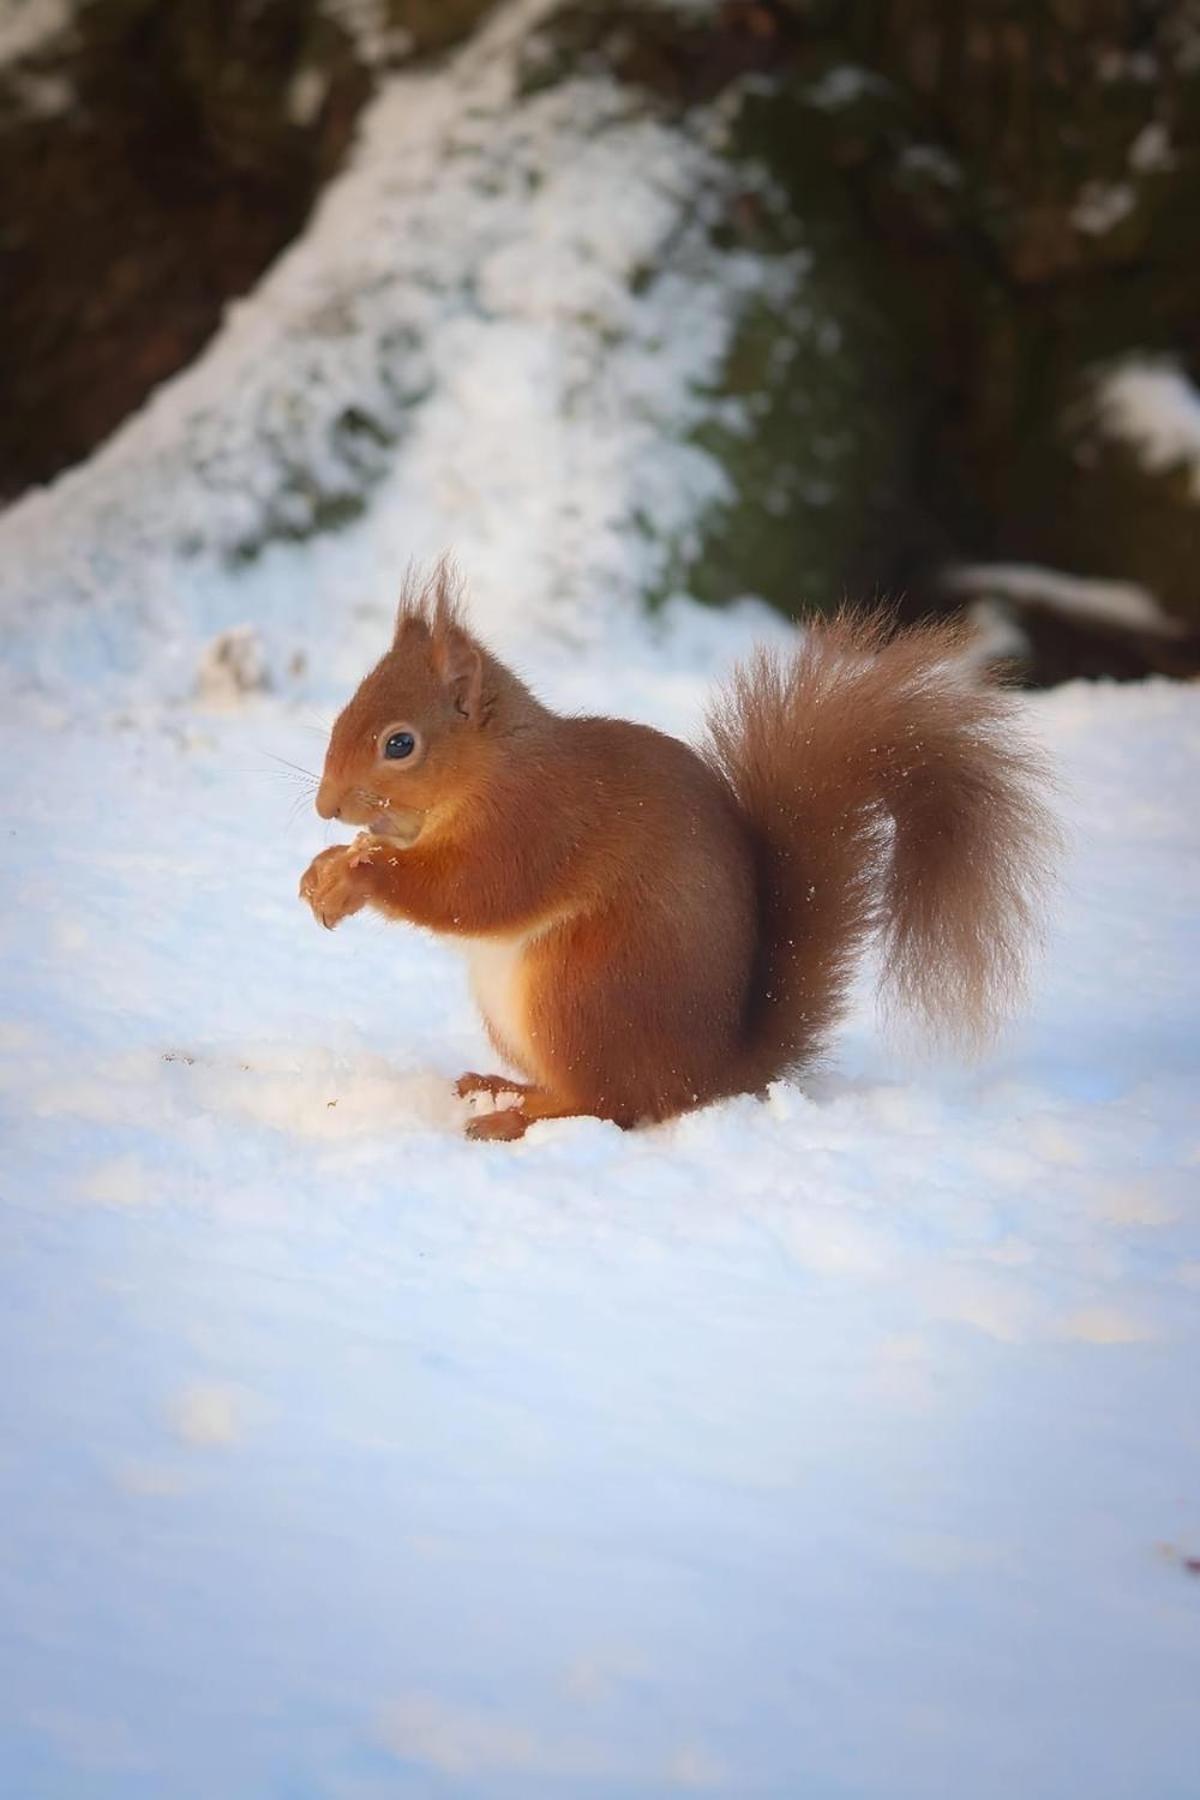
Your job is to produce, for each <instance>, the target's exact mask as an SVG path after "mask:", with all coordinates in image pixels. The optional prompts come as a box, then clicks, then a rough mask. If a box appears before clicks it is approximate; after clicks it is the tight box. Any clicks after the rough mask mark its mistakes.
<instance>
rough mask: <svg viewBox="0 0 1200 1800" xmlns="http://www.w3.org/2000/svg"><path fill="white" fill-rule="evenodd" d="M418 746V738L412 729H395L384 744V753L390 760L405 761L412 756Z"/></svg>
mask: <svg viewBox="0 0 1200 1800" xmlns="http://www.w3.org/2000/svg"><path fill="white" fill-rule="evenodd" d="M416 747H417V740H416V738H415V737H414V736H413V734H412V732H411V731H393V733H392V735H391V737H390V738H388V740H387V742H386V743H385V744H384V746H383V754H384V755H385V756H386V757H387V759H388V761H389V762H403V761H404V758H405V757H406V756H411V755H412V753H413V751H414V750H415V749H416Z"/></svg>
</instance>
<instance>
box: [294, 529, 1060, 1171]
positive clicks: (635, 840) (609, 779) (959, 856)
mask: <svg viewBox="0 0 1200 1800" xmlns="http://www.w3.org/2000/svg"><path fill="white" fill-rule="evenodd" d="M963 642H964V639H963V633H962V629H961V627H959V626H956V625H954V624H947V623H936V624H925V625H921V626H919V627H917V628H915V629H911V630H907V631H903V632H898V633H893V632H892V631H891V629H890V626H889V624H888V623H887V621H886V620H881V619H879V618H869V617H863V616H856V615H854V614H851V613H843V614H842V615H840V616H839V617H837V618H834V619H831V620H813V621H812V622H811V623H810V624H808V626H807V627H806V629H805V633H804V636H803V639H802V641H801V642H800V644H799V647H798V648H797V649H796V650H795V651H794V652H792V653H790V654H789V655H786V656H778V655H771V654H768V653H766V652H759V653H758V654H757V655H756V656H755V657H754V658H753V659H752V660H751V661H750V662H749V663H748V664H747V665H746V666H744V667H743V668H741V669H740V670H739V671H738V672H737V673H736V674H735V675H734V677H733V679H732V681H731V683H730V684H729V686H728V687H727V689H726V690H725V692H724V693H723V694H721V695H720V696H719V697H718V698H717V700H716V702H715V704H714V706H713V709H712V711H711V714H710V717H709V721H708V735H707V739H706V741H705V743H704V744H703V746H702V747H701V748H700V749H699V750H693V749H691V748H689V747H688V745H686V744H684V743H681V742H679V741H678V740H677V739H675V738H673V737H668V736H666V735H664V734H663V733H662V732H660V731H653V730H651V729H650V728H649V727H648V726H645V725H635V724H630V723H628V722H626V721H625V720H622V719H607V718H575V717H564V716H563V715H561V714H559V713H555V712H552V711H550V709H549V708H548V707H546V706H543V705H542V703H541V702H540V701H539V700H537V699H536V698H535V697H534V695H533V694H532V693H531V692H530V691H529V689H528V688H527V687H526V686H525V685H524V683H523V682H522V681H520V680H519V679H518V677H517V676H516V675H515V674H513V673H512V671H511V670H509V669H508V668H506V667H505V666H504V664H503V663H501V662H500V661H499V660H498V659H497V658H496V657H495V656H493V655H492V654H491V652H490V651H488V650H487V649H486V648H485V647H484V645H483V644H481V643H480V642H479V640H478V639H477V638H476V637H475V636H474V635H473V634H472V632H471V631H470V630H469V628H468V626H467V623H466V619H465V615H464V612H463V609H462V605H461V601H460V598H459V592H458V583H457V579H456V577H455V576H454V575H453V573H452V572H451V571H450V570H449V568H448V567H447V566H446V565H445V564H443V565H441V566H440V567H439V568H438V570H437V572H436V573H435V575H434V576H433V578H432V579H431V580H430V581H429V583H428V584H427V585H426V586H425V587H424V589H423V590H418V588H417V587H416V586H415V585H414V584H412V583H409V584H407V586H406V591H405V593H404V596H403V597H402V600H401V604H400V609H399V614H398V617H397V621H396V632H395V638H394V641H393V643H392V646H391V648H390V649H389V650H388V652H387V654H386V655H385V656H384V658H383V660H382V661H381V662H380V663H379V664H378V665H377V666H376V667H375V668H374V669H372V671H371V672H370V674H369V675H367V676H366V678H365V679H364V681H363V682H362V685H361V686H360V687H359V689H358V692H357V693H356V694H355V695H354V697H353V699H352V700H351V701H350V703H349V705H348V706H347V707H346V708H345V710H344V712H342V714H341V715H340V717H339V718H338V719H337V721H336V722H335V724H334V727H333V732H332V735H331V737H330V741H329V749H328V753H327V756H326V759H325V768H324V773H323V775H322V777H321V782H320V787H319V790H318V793H317V798H316V807H317V811H318V813H319V814H320V816H321V817H322V818H323V819H338V820H342V821H344V822H345V823H347V824H349V825H356V826H359V827H361V828H362V829H361V831H360V833H359V835H358V836H357V837H356V838H355V840H354V842H353V843H352V844H349V845H338V846H336V847H334V848H332V849H328V850H323V851H322V852H321V853H320V855H319V856H317V857H315V858H314V860H313V862H312V863H311V865H310V866H309V868H308V870H307V871H306V873H305V875H304V878H303V880H302V881H301V883H300V894H301V897H302V898H303V899H304V900H306V901H307V902H308V904H309V905H310V907H311V908H312V911H313V913H314V915H315V917H316V918H317V919H318V920H319V921H320V922H321V923H322V924H323V925H326V926H328V927H330V928H332V927H333V926H334V925H337V924H338V923H339V922H340V921H341V920H342V919H345V918H348V917H349V916H350V915H351V914H352V913H356V912H359V911H360V910H361V909H362V908H363V907H365V906H371V907H374V908H375V909H376V910H377V911H378V912H381V913H383V914H384V915H385V916H386V917H388V918H394V919H407V920H409V921H411V922H412V923H413V924H416V925H423V926H427V927H428V928H430V929H431V930H433V931H435V932H439V933H442V934H444V935H446V936H447V937H449V938H451V939H455V940H457V941H458V942H459V943H460V944H462V945H463V946H465V948H466V950H467V953H468V957H469V961H470V971H471V979H472V986H473V989H474V993H475V997H476V1000H477V1002H478V1004H479V1007H480V1010H481V1012H482V1014H483V1017H484V1020H485V1022H486V1024H487V1028H488V1033H489V1036H490V1038H491V1041H492V1044H493V1045H494V1047H495V1049H496V1051H497V1052H498V1054H499V1055H500V1056H501V1057H503V1058H504V1059H505V1061H507V1062H508V1063H509V1064H510V1065H512V1066H513V1067H514V1068H516V1069H518V1070H519V1071H520V1072H521V1075H522V1077H523V1079H522V1081H520V1082H516V1081H513V1080H512V1079H511V1078H510V1077H508V1076H485V1075H475V1074H467V1075H464V1076H463V1077H462V1079H461V1080H460V1081H459V1083H458V1087H457V1091H458V1093H459V1094H460V1095H469V1094H473V1093H490V1094H493V1095H510V1096H514V1097H515V1098H514V1100H513V1103H512V1104H509V1105H506V1106H503V1107H502V1108H501V1110H497V1111H494V1112H491V1113H485V1114H482V1115H479V1116H476V1117H475V1118H474V1119H473V1120H472V1121H471V1123H470V1124H469V1125H468V1127H467V1131H468V1135H469V1136H471V1137H474V1138H501V1139H508V1138H519V1137H521V1136H522V1135H523V1134H524V1132H525V1130H526V1129H527V1127H528V1126H529V1125H531V1124H532V1123H533V1122H534V1121H535V1120H538V1119H559V1118H566V1117H569V1116H572V1115H578V1114H592V1115H598V1116H599V1117H601V1118H604V1119H611V1120H615V1121H616V1123H617V1124H619V1125H621V1126H626V1127H629V1126H634V1125H637V1124H640V1123H645V1122H649V1121H654V1120H663V1119H669V1118H671V1117H673V1116H674V1115H676V1114H678V1113H682V1112H685V1111H688V1110H690V1109H691V1108H693V1107H697V1106H702V1105H704V1104H705V1103H706V1102H708V1101H711V1100H716V1099H719V1098H721V1097H723V1096H726V1095H731V1094H739V1093H747V1092H760V1091H762V1090H763V1089H764V1088H765V1087H766V1086H767V1084H768V1083H769V1082H771V1081H773V1080H775V1079H776V1078H777V1077H780V1076H784V1075H788V1074H791V1073H794V1072H796V1071H798V1070H802V1069H804V1068H805V1067H806V1066H810V1065H811V1064H812V1062H813V1061H814V1059H815V1058H816V1057H817V1056H818V1055H819V1053H820V1051H821V1050H822V1048H823V1046H824V1044H825V1042H826V1040H827V1038H828V1035H829V1032H830V1030H831V1028H832V1026H833V1025H834V1024H835V1022H836V1021H837V1019H838V1016H839V1014H840V1013H841V1012H842V1010H843V1008H844V1005H845V1002H846V996H847V990H848V987H849V984H850V981H851V978H852V976H853V973H854V970H855V967H856V965H857V962H858V960H859V956H860V953H861V952H862V951H863V950H864V948H865V947H866V945H867V942H868V940H870V939H871V938H872V937H874V936H875V935H876V934H878V936H879V937H880V939H881V942H882V950H883V970H884V976H883V979H884V982H885V984H886V986H887V988H888V989H889V990H890V993H891V996H892V997H893V998H894V999H896V1000H899V1001H901V1002H903V1003H905V1004H907V1005H909V1006H911V1007H914V1008H915V1009H916V1010H917V1011H918V1012H920V1013H922V1014H924V1015H925V1016H926V1018H927V1020H928V1021H929V1022H931V1023H933V1024H934V1025H941V1026H943V1027H949V1028H950V1029H952V1030H954V1031H956V1032H958V1033H959V1034H960V1035H964V1036H966V1037H968V1038H970V1037H978V1036H980V1035H981V1034H984V1033H986V1032H987V1031H988V1030H989V1029H990V1028H991V1026H992V1025H993V1024H994V1023H995V1021H996V1019H997V1017H998V1015H999V1014H1000V1013H1001V1012H1002V1011H1003V1010H1004V1009H1005V1008H1006V1006H1007V1004H1008V1003H1009V1002H1010V1001H1011V1000H1012V998H1013V997H1014V996H1015V994H1016V993H1017V992H1018V991H1019V989H1020V985H1021V978H1022V971H1023V966H1024V961H1025V953H1026V948H1027V945H1028V942H1029V940H1030V937H1031V935H1032V933H1033V931H1034V930H1035V928H1036V923H1037V903H1038V897H1039V891H1040V888H1041V886H1042V881H1043V877H1044V874H1045V870H1046V866H1047V857H1048V853H1049V850H1050V846H1051V844H1052V841H1053V836H1054V831H1053V826H1052V824H1051V822H1050V819H1049V815H1048V813H1047V811H1046V808H1045V805H1044V803H1043V800H1042V797H1041V790H1042V788H1043V786H1044V782H1045V771H1044V769H1043V767H1042V764H1041V762H1040V760H1039V758H1038V757H1037V755H1036V754H1035V753H1034V752H1033V751H1032V750H1031V749H1030V748H1029V747H1028V746H1027V745H1026V744H1025V743H1024V742H1023V741H1022V739H1021V737H1020V735H1019V732H1018V730H1017V727H1016V721H1015V718H1014V710H1015V702H1014V700H1013V698H1012V697H1011V695H1009V694H1008V693H1006V692H1005V691H1004V690H1002V689H1000V688H997V687H995V686H990V685H985V684H983V683H981V682H980V681H978V680H977V679H976V678H975V677H974V676H973V675H972V674H970V673H969V672H968V671H967V670H966V668H965V667H964V663H963V659H962V655H961V652H962V647H963Z"/></svg>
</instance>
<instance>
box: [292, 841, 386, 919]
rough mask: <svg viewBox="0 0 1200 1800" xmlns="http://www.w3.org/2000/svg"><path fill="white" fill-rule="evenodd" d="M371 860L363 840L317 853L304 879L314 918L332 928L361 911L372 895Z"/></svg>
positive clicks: (303, 895)
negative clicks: (369, 882) (370, 886)
mask: <svg viewBox="0 0 1200 1800" xmlns="http://www.w3.org/2000/svg"><path fill="white" fill-rule="evenodd" d="M369 866H370V859H369V857H368V856H367V855H366V853H365V851H364V848H363V846H362V844H361V843H360V842H357V841H356V842H355V843H353V844H335V845H334V846H333V848H332V849H330V850H322V851H321V853H320V855H319V856H314V857H313V860H312V862H311V863H310V864H309V865H308V868H307V869H306V870H305V872H304V875H303V877H302V878H301V882H300V898H301V899H302V900H307V902H308V904H309V906H310V907H311V908H312V914H313V918H314V919H316V920H317V921H318V922H319V923H320V924H322V925H324V926H325V928H326V930H328V931H332V930H333V928H334V926H335V925H340V924H341V922H342V920H343V919H348V918H349V917H350V916H351V914H352V913H356V912H359V911H361V909H362V908H363V907H364V906H365V905H366V903H367V900H368V898H369V893H370V890H369V886H368V881H369Z"/></svg>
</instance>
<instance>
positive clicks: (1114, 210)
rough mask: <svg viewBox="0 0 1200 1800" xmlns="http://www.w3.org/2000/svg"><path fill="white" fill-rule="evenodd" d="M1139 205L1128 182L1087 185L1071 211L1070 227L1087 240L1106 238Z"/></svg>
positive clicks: (1105, 182) (1090, 183)
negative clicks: (1084, 235)
mask: <svg viewBox="0 0 1200 1800" xmlns="http://www.w3.org/2000/svg"><path fill="white" fill-rule="evenodd" d="M1136 205H1137V194H1136V192H1135V190H1134V189H1133V188H1132V187H1131V186H1130V184H1129V183H1128V182H1127V181H1088V182H1085V183H1084V185H1083V187H1082V188H1081V190H1080V192H1079V195H1078V197H1077V199H1076V201H1075V205H1074V206H1073V207H1072V208H1071V223H1072V224H1073V225H1074V227H1075V229H1076V231H1082V232H1084V233H1086V235H1087V236H1088V237H1106V236H1107V235H1108V233H1109V232H1110V231H1112V230H1113V229H1114V228H1115V227H1116V226H1117V225H1119V224H1120V223H1121V221H1122V220H1123V219H1127V218H1128V217H1129V215H1130V213H1131V212H1132V211H1133V210H1134V208H1135V207H1136Z"/></svg>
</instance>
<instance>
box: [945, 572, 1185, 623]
mask: <svg viewBox="0 0 1200 1800" xmlns="http://www.w3.org/2000/svg"><path fill="white" fill-rule="evenodd" d="M944 580H945V585H946V587H947V588H948V589H949V590H950V591H951V592H952V593H959V594H982V595H986V596H987V597H988V598H989V599H992V600H1007V601H1011V602H1012V604H1013V605H1015V606H1040V607H1045V608H1046V609H1047V610H1048V611H1050V612H1056V613H1061V614H1063V616H1064V617H1066V618H1070V619H1082V620H1084V621H1090V622H1094V623H1096V624H1100V625H1115V626H1117V627H1118V628H1119V629H1121V630H1123V631H1143V632H1150V633H1151V634H1152V635H1153V636H1155V637H1174V636H1175V635H1176V634H1177V633H1178V632H1179V631H1180V630H1181V626H1180V624H1179V621H1178V620H1177V619H1173V618H1172V617H1171V615H1170V613H1168V612H1165V611H1164V610H1163V608H1162V606H1161V605H1160V604H1159V602H1158V600H1157V599H1155V597H1154V595H1153V594H1151V593H1150V592H1149V591H1148V589H1146V588H1144V587H1141V586H1139V584H1138V583H1137V582H1134V581H1106V580H1102V579H1101V578H1100V577H1098V576H1094V575H1068V574H1066V573H1065V572H1064V571H1063V570H1061V569H1047V568H1044V567H1043V566H1042V565H1041V564H1039V563H998V562H997V563H959V564H956V565H955V566H954V567H953V568H951V569H949V570H947V572H946V574H945V577H944Z"/></svg>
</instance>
